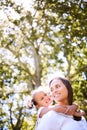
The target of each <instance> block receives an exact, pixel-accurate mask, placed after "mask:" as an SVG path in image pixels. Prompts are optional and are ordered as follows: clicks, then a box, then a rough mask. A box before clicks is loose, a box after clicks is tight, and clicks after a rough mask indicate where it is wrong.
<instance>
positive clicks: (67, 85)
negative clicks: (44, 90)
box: [49, 77, 73, 105]
mask: <svg viewBox="0 0 87 130" xmlns="http://www.w3.org/2000/svg"><path fill="white" fill-rule="evenodd" d="M55 79H58V80H61V81H62V83H63V84H64V85H65V87H66V88H67V91H68V103H69V105H72V103H73V90H72V87H71V84H70V82H69V81H68V80H67V79H64V78H61V77H58V78H54V79H52V80H51V81H50V82H49V87H50V85H51V83H52V81H53V80H55Z"/></svg>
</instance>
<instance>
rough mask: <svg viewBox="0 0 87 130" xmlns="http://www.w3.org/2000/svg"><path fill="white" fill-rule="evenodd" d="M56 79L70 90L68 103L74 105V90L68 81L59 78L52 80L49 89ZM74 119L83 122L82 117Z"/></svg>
mask: <svg viewBox="0 0 87 130" xmlns="http://www.w3.org/2000/svg"><path fill="white" fill-rule="evenodd" d="M55 79H58V80H61V81H62V83H63V84H64V85H65V87H66V88H67V90H68V103H69V105H72V103H73V89H72V87H71V84H70V82H69V81H68V80H67V79H65V78H61V77H57V78H54V79H52V80H51V81H50V82H49V87H50V85H51V83H52V81H53V80H55ZM73 118H74V120H77V121H79V120H81V117H77V116H73Z"/></svg>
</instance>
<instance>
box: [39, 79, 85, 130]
mask: <svg viewBox="0 0 87 130" xmlns="http://www.w3.org/2000/svg"><path fill="white" fill-rule="evenodd" d="M49 87H50V90H51V94H52V96H53V97H54V101H55V102H56V103H58V105H62V106H64V105H71V104H72V102H73V91H72V87H71V84H70V83H69V81H68V80H66V79H63V78H54V79H53V80H51V81H50V83H49ZM77 120H78V118H77V117H74V118H73V116H68V115H65V114H61V113H56V112H55V111H49V112H48V113H47V114H45V115H44V116H43V117H42V119H41V122H40V124H39V126H38V128H37V130H77V129H78V130H87V123H86V120H85V119H84V118H83V117H82V118H80V119H79V121H77Z"/></svg>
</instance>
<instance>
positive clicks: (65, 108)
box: [39, 104, 78, 118]
mask: <svg viewBox="0 0 87 130" xmlns="http://www.w3.org/2000/svg"><path fill="white" fill-rule="evenodd" d="M77 108H78V106H77V105H75V104H73V105H69V106H68V105H67V106H65V105H64V106H60V105H53V106H51V107H44V108H43V109H42V110H41V112H40V114H39V117H40V118H41V117H42V116H43V115H44V114H46V113H47V112H49V111H50V110H54V111H56V112H59V113H64V114H68V115H73V114H74V113H75V111H76V110H77Z"/></svg>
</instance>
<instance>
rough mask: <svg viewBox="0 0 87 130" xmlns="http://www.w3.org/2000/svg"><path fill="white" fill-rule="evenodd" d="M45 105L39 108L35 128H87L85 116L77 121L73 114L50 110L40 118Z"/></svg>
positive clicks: (66, 129)
mask: <svg viewBox="0 0 87 130" xmlns="http://www.w3.org/2000/svg"><path fill="white" fill-rule="evenodd" d="M42 109H43V107H41V108H40V109H39V110H38V117H37V122H36V128H35V130H87V122H86V120H85V119H84V118H82V120H81V121H76V120H74V119H73V116H69V115H65V114H62V113H57V112H55V111H49V112H47V113H46V114H44V115H43V117H42V118H39V114H40V112H41V110H42Z"/></svg>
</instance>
